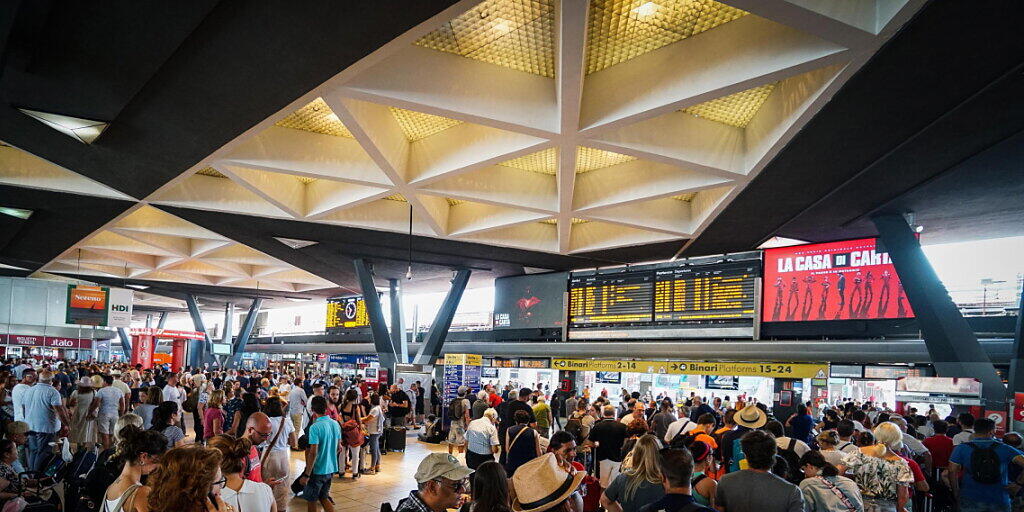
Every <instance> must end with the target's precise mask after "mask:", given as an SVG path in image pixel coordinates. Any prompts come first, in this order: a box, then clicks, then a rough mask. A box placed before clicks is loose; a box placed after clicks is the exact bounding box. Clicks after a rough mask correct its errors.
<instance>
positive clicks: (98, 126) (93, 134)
mask: <svg viewBox="0 0 1024 512" xmlns="http://www.w3.org/2000/svg"><path fill="white" fill-rule="evenodd" d="M18 110H20V111H21V113H22V114H25V115H27V116H29V117H31V118H32V119H35V120H36V121H39V122H40V123H43V124H45V125H46V126H49V127H50V128H53V129H54V130H57V131H58V132H61V133H63V134H64V135H67V136H68V137H72V138H74V139H75V140H77V141H78V142H81V143H82V144H92V143H93V142H95V141H96V139H98V138H99V136H100V135H101V134H102V133H103V130H106V129H107V127H108V126H110V123H105V122H103V121H93V120H91V119H82V118H80V117H71V116H64V115H60V114H50V113H48V112H40V111H38V110H29V109H26V108H19V109H18Z"/></svg>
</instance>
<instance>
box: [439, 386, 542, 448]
mask: <svg viewBox="0 0 1024 512" xmlns="http://www.w3.org/2000/svg"><path fill="white" fill-rule="evenodd" d="M458 392H459V395H458V396H457V397H455V399H454V400H452V402H451V403H450V404H448V418H449V419H451V425H450V426H449V428H448V440H447V442H448V454H449V455H451V454H452V452H453V451H454V450H455V449H458V450H459V453H465V451H466V428H468V427H469V421H470V419H469V416H470V415H469V400H468V399H466V393H468V392H469V388H468V387H466V386H459V389H458ZM524 412H525V411H524Z"/></svg>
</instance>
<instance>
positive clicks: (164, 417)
mask: <svg viewBox="0 0 1024 512" xmlns="http://www.w3.org/2000/svg"><path fill="white" fill-rule="evenodd" d="M180 418H181V416H180V415H179V413H178V402H171V401H167V402H161V403H160V405H158V406H157V408H156V409H155V410H154V411H153V425H152V426H150V427H149V429H150V430H155V431H157V432H160V433H161V434H163V435H164V437H165V438H166V439H167V449H168V450H169V449H171V448H174V447H176V446H181V445H183V444H185V432H184V431H182V429H181V427H180V426H178V423H179V420H180Z"/></svg>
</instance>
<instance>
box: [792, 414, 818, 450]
mask: <svg viewBox="0 0 1024 512" xmlns="http://www.w3.org/2000/svg"><path fill="white" fill-rule="evenodd" d="M789 425H790V426H791V427H793V437H795V438H797V439H799V440H801V441H803V442H805V443H809V442H810V441H811V439H810V438H811V430H812V429H813V428H814V418H812V417H811V415H810V414H804V415H803V416H799V415H798V416H794V417H793V419H791V420H789Z"/></svg>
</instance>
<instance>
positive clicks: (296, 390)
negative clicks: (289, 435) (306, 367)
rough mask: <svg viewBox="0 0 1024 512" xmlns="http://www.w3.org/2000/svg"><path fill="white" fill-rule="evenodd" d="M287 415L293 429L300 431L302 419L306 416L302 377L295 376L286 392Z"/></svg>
mask: <svg viewBox="0 0 1024 512" xmlns="http://www.w3.org/2000/svg"><path fill="white" fill-rule="evenodd" d="M288 417H289V418H291V420H292V426H293V427H295V431H296V432H302V427H303V425H302V421H303V419H304V418H305V417H306V390H305V389H302V378H296V379H295V382H294V383H293V384H292V389H291V391H289V392H288ZM296 435H298V434H296Z"/></svg>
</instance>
